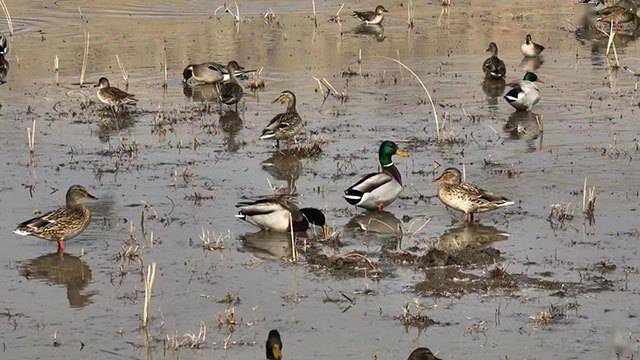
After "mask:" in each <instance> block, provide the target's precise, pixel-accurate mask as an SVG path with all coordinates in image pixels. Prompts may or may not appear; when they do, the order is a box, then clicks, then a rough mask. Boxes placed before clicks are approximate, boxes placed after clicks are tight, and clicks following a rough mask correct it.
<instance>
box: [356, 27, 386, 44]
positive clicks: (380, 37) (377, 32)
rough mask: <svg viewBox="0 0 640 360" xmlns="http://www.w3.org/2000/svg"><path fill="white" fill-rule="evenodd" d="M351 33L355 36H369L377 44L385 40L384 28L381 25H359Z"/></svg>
mask: <svg viewBox="0 0 640 360" xmlns="http://www.w3.org/2000/svg"><path fill="white" fill-rule="evenodd" d="M352 32H353V33H354V34H356V35H366V36H371V37H373V38H375V39H376V41H378V42H382V41H384V39H385V36H384V27H383V26H382V25H374V24H368V25H367V24H360V25H358V26H356V27H355V28H354V29H353V31H352Z"/></svg>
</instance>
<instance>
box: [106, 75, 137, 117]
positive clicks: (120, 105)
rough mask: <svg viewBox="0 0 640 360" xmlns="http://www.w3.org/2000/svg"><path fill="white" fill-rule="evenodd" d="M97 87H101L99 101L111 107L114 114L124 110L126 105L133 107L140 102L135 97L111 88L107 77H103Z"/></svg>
mask: <svg viewBox="0 0 640 360" xmlns="http://www.w3.org/2000/svg"><path fill="white" fill-rule="evenodd" d="M96 87H99V89H98V91H97V95H98V99H99V100H100V101H101V102H102V103H103V104H106V105H109V107H111V110H112V111H113V112H114V113H118V112H119V111H120V110H124V106H125V105H133V104H135V103H136V102H138V99H136V97H135V95H133V94H129V93H128V92H126V91H122V90H120V89H118V88H117V87H113V86H111V85H110V84H109V79H107V78H105V77H101V78H100V80H98V84H97V85H96Z"/></svg>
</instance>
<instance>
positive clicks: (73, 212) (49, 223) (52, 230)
mask: <svg viewBox="0 0 640 360" xmlns="http://www.w3.org/2000/svg"><path fill="white" fill-rule="evenodd" d="M81 199H97V198H96V197H95V196H93V195H91V194H90V193H89V192H88V191H87V190H86V189H85V188H84V187H82V186H80V185H73V186H71V187H69V190H67V196H66V201H67V203H66V205H65V207H62V208H59V209H57V210H53V211H51V212H48V213H46V214H44V215H41V216H38V217H35V218H33V219H29V220H27V221H25V222H23V223H21V224H19V225H18V227H17V228H16V229H15V230H14V233H16V234H18V235H22V236H26V235H33V236H36V237H39V238H41V239H45V240H49V241H56V242H57V243H58V251H59V252H62V250H64V242H65V241H66V240H69V239H72V238H74V237H76V236H78V235H79V234H80V233H82V232H83V231H84V229H85V228H86V227H87V225H89V222H90V221H91V211H90V210H89V209H88V208H87V207H86V206H84V205H82V204H81V203H80V200H81Z"/></svg>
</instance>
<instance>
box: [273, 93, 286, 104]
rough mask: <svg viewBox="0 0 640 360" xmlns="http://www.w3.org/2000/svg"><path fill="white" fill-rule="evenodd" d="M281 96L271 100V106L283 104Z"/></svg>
mask: <svg viewBox="0 0 640 360" xmlns="http://www.w3.org/2000/svg"><path fill="white" fill-rule="evenodd" d="M283 101H284V100H283V99H282V95H280V96H278V97H277V98H276V99H275V100H273V102H272V103H273V104H282V103H283Z"/></svg>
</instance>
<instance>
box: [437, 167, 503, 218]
mask: <svg viewBox="0 0 640 360" xmlns="http://www.w3.org/2000/svg"><path fill="white" fill-rule="evenodd" d="M433 182H434V183H439V184H440V186H439V187H438V199H440V201H441V202H442V203H443V204H444V205H446V206H447V207H449V208H451V209H454V210H457V211H461V212H463V213H464V222H465V224H467V223H469V222H471V221H473V214H475V213H481V212H486V211H491V210H495V209H498V208H502V207H505V206H510V205H513V204H514V202H513V201H510V200H509V199H507V198H505V197H502V196H498V195H495V194H493V193H491V192H488V191H486V190H483V189H481V188H479V187H477V186H475V185H473V184H469V183H464V182H462V173H461V172H460V170H458V169H456V168H454V167H450V168H448V169H446V170H445V171H444V172H443V173H442V175H440V176H439V177H437V178H435V179H433Z"/></svg>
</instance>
